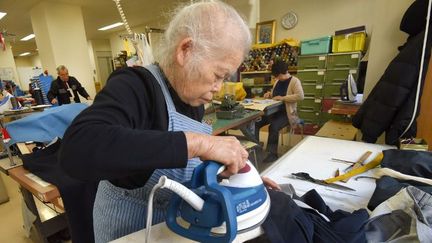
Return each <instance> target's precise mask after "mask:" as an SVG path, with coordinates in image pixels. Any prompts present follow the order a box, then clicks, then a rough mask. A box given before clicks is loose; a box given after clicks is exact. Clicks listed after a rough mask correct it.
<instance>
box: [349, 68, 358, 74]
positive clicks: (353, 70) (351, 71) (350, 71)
mask: <svg viewBox="0 0 432 243" xmlns="http://www.w3.org/2000/svg"><path fill="white" fill-rule="evenodd" d="M349 73H351V74H354V73H357V70H355V69H351V70H349Z"/></svg>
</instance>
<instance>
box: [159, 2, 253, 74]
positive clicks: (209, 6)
mask: <svg viewBox="0 0 432 243" xmlns="http://www.w3.org/2000/svg"><path fill="white" fill-rule="evenodd" d="M174 13H175V15H174V17H173V18H172V20H171V22H170V23H169V25H168V28H167V29H166V31H165V34H164V40H163V43H162V45H161V47H160V49H159V58H158V59H159V63H160V65H161V67H163V68H171V67H173V65H174V63H175V52H176V48H177V45H178V44H179V42H180V41H182V40H184V39H185V38H191V40H192V50H193V51H192V52H191V54H192V55H193V56H192V58H190V62H192V63H189V64H190V65H188V66H189V67H190V68H192V69H195V68H197V67H198V66H199V64H200V63H201V62H202V61H204V59H210V60H212V59H215V58H221V57H224V56H226V55H229V54H230V53H231V52H233V51H238V50H242V51H243V52H244V55H246V54H247V53H248V52H249V49H250V46H251V42H252V38H251V34H250V31H249V27H248V26H247V24H246V23H245V21H244V20H243V18H242V17H240V15H239V14H238V13H237V11H236V10H235V9H234V8H233V7H231V6H229V5H228V4H225V3H223V2H221V1H217V0H207V1H199V2H196V3H193V4H190V5H188V6H185V7H180V8H178V9H177V10H176V11H175V12H174ZM189 71H194V70H189Z"/></svg>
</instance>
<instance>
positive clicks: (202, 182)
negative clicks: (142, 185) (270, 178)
mask: <svg viewBox="0 0 432 243" xmlns="http://www.w3.org/2000/svg"><path fill="white" fill-rule="evenodd" d="M224 168H225V167H224V166H222V165H221V164H219V163H216V162H213V161H206V162H204V163H202V164H200V165H199V166H197V167H196V168H195V170H194V173H193V176H192V179H191V180H190V181H189V182H188V183H187V184H186V186H187V187H188V188H176V189H179V190H173V191H175V192H176V193H177V194H173V197H172V199H171V201H170V204H169V207H168V211H167V218H166V223H167V225H168V227H169V228H170V229H171V230H172V231H174V232H175V233H177V234H179V235H181V236H183V237H186V238H189V239H192V240H195V241H199V242H231V241H233V240H234V238H235V237H236V235H237V233H241V232H246V231H249V230H251V229H254V228H256V227H258V226H260V225H261V224H262V223H263V222H264V220H265V218H266V217H267V214H268V212H269V210H270V198H269V195H268V193H267V190H266V188H265V187H264V185H263V181H262V180H261V177H260V175H259V174H258V172H257V170H256V169H255V167H254V166H253V165H252V164H251V163H250V161H248V162H247V164H246V166H245V167H244V168H243V169H241V170H240V171H239V173H238V174H236V175H233V176H231V177H230V178H228V179H222V180H219V181H218V176H217V175H218V174H219V173H220V172H222V171H223V170H224ZM178 186H179V185H176V186H174V185H171V186H167V187H168V188H169V187H171V188H173V187H178ZM180 186H181V187H183V186H182V185H180ZM167 187H165V188H167ZM185 225H187V226H185Z"/></svg>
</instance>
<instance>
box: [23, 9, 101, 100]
mask: <svg viewBox="0 0 432 243" xmlns="http://www.w3.org/2000/svg"><path fill="white" fill-rule="evenodd" d="M30 17H31V22H32V26H33V32H34V34H35V36H36V37H35V38H36V45H37V47H38V49H39V56H40V59H41V63H42V68H43V69H48V71H49V73H50V74H52V75H53V77H54V78H56V77H57V72H56V67H57V66H58V65H65V66H66V67H67V68H68V70H69V75H71V76H74V77H76V78H77V79H78V81H80V83H81V84H82V85H83V86H84V88H85V89H86V90H87V92H88V93H89V95H90V96H91V97H93V98H94V96H95V94H96V92H95V85H94V81H93V75H92V68H91V61H90V56H89V50H88V44H87V38H86V34H85V29H84V21H83V15H82V11H81V7H80V6H77V5H69V4H64V3H59V2H45V1H44V2H40V3H38V4H37V5H35V6H34V7H33V8H32V9H31V10H30Z"/></svg>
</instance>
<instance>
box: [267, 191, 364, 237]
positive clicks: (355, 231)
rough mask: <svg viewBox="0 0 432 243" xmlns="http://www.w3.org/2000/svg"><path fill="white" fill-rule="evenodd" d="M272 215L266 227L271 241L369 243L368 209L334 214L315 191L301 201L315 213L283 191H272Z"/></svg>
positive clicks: (338, 211)
mask: <svg viewBox="0 0 432 243" xmlns="http://www.w3.org/2000/svg"><path fill="white" fill-rule="evenodd" d="M269 195H270V198H271V208H270V213H269V216H268V217H267V219H266V220H265V222H264V223H263V225H262V227H263V228H264V231H265V233H266V237H267V239H268V240H269V241H270V242H296V243H297V242H365V241H366V236H365V232H364V228H363V226H364V224H365V222H366V221H367V220H368V218H369V214H368V212H367V211H366V210H365V209H360V210H357V211H354V212H353V213H348V212H344V211H341V210H337V211H335V212H332V211H331V210H330V208H329V207H328V206H327V205H326V204H325V203H324V201H323V200H322V198H321V197H320V196H319V195H318V193H317V192H316V191H315V190H312V191H309V192H307V193H306V194H305V195H304V196H303V197H301V198H299V199H300V200H301V201H303V202H304V203H306V204H307V205H309V206H311V207H312V208H314V209H315V210H318V211H319V213H321V214H324V215H325V216H326V217H327V218H328V219H329V221H327V220H326V219H325V218H323V217H322V216H321V215H320V214H318V213H317V212H316V211H315V210H310V209H305V208H301V207H299V206H298V205H297V204H296V203H295V201H294V200H293V199H292V198H291V197H290V196H288V195H286V194H285V193H283V192H278V191H273V190H269Z"/></svg>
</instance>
